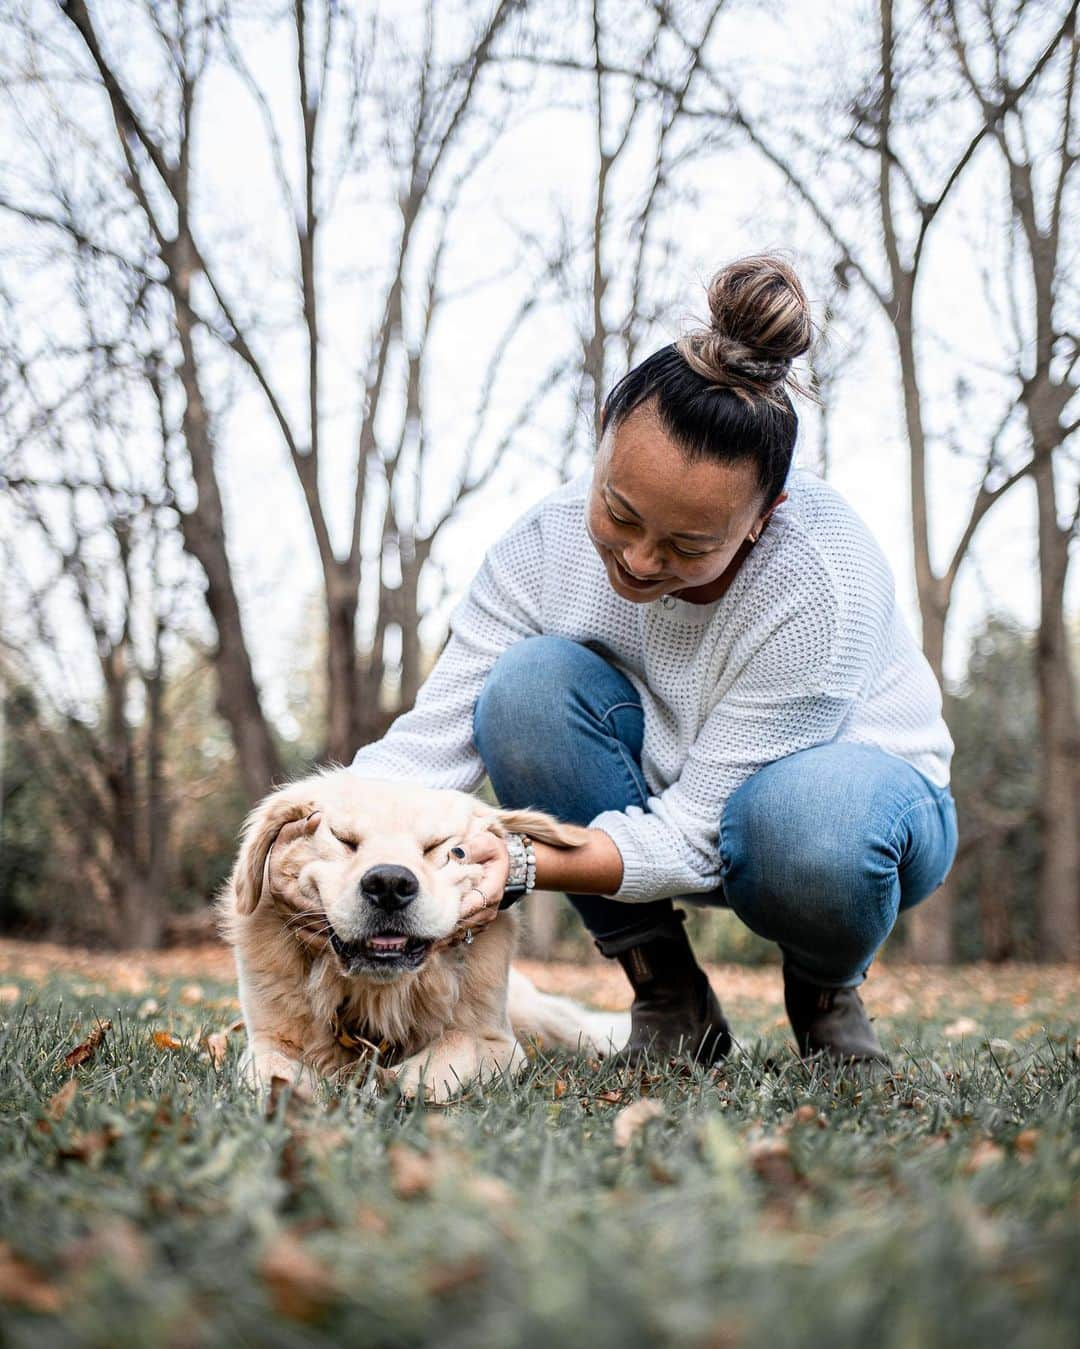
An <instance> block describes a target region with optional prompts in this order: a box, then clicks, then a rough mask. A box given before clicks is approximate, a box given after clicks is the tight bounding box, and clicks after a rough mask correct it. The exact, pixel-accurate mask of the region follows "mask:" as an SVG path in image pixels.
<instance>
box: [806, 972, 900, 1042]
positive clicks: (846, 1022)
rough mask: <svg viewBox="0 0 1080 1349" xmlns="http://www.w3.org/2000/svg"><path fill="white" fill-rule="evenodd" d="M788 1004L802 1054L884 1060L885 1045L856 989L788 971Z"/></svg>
mask: <svg viewBox="0 0 1080 1349" xmlns="http://www.w3.org/2000/svg"><path fill="white" fill-rule="evenodd" d="M784 1006H785V1007H786V1008H787V1014H788V1020H789V1021H790V1022H791V1029H792V1030H793V1031H794V1032H795V1041H796V1043H797V1044H798V1046H799V1053H800V1054H801V1055H803V1057H806V1056H808V1055H810V1054H821V1053H825V1054H827V1055H828V1056H829V1058H830V1059H832V1060H833V1061H834V1062H835V1063H850V1062H851V1061H852V1060H854V1061H855V1062H857V1063H881V1064H884V1065H886V1066H889V1056H888V1055H887V1054H886V1053H885V1051H884V1050H883V1049H882V1047H881V1043H880V1041H879V1040H878V1038H877V1034H876V1032H875V1031H874V1028H873V1026H871V1024H870V1018H869V1017H868V1016H867V1015H866V1008H865V1007H864V1006H863V1002H862V998H860V997H859V991H858V989H856V988H826V987H824V986H822V985H820V984H812V983H809V982H808V981H807V980H805V979H801V978H799V976H798V975H796V974H793V973H792V972H791V971H790V970H788V969H785V970H784Z"/></svg>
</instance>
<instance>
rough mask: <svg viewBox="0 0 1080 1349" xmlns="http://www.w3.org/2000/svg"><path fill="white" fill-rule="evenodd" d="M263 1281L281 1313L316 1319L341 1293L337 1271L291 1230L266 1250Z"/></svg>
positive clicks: (283, 1233) (296, 1317) (277, 1310)
mask: <svg viewBox="0 0 1080 1349" xmlns="http://www.w3.org/2000/svg"><path fill="white" fill-rule="evenodd" d="M259 1270H260V1273H261V1274H262V1277H263V1282H264V1283H265V1284H266V1287H267V1291H268V1292H269V1294H270V1300H271V1302H272V1303H273V1304H274V1310H275V1311H276V1312H277V1313H278V1314H279V1315H280V1316H287V1317H288V1318H289V1319H290V1320H292V1321H316V1320H318V1319H319V1317H320V1316H321V1315H322V1314H323V1312H324V1311H326V1309H327V1307H329V1306H330V1304H331V1303H332V1302H333V1301H334V1300H335V1298H336V1297H337V1293H338V1288H337V1282H336V1280H335V1278H334V1275H333V1273H332V1272H331V1270H330V1269H328V1268H327V1266H326V1265H324V1264H323V1262H322V1261H321V1260H319V1259H317V1258H316V1257H315V1256H314V1255H312V1254H311V1252H310V1251H309V1250H308V1249H307V1248H306V1247H305V1246H304V1244H303V1243H302V1242H301V1241H299V1240H298V1239H297V1237H295V1236H294V1235H293V1234H292V1233H291V1232H282V1233H281V1234H280V1235H279V1236H277V1237H276V1238H275V1239H274V1240H273V1241H272V1242H271V1244H270V1245H269V1246H268V1247H267V1248H266V1250H265V1251H264V1252H263V1257H262V1260H261V1262H260V1266H259Z"/></svg>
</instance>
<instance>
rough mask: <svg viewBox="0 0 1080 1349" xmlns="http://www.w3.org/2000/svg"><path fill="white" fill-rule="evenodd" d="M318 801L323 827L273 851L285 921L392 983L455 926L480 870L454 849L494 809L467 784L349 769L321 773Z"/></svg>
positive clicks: (364, 974) (345, 969)
mask: <svg viewBox="0 0 1080 1349" xmlns="http://www.w3.org/2000/svg"><path fill="white" fill-rule="evenodd" d="M315 808H317V809H318V810H319V812H320V815H319V819H318V826H317V828H315V829H314V830H313V831H312V832H310V833H307V834H304V835H302V836H301V837H299V838H295V839H293V840H292V841H291V842H288V843H286V844H283V845H281V847H280V850H279V849H277V848H276V849H275V851H274V857H273V864H274V875H275V879H276V886H277V888H276V892H275V896H274V903H275V906H276V907H277V908H278V909H279V911H282V918H283V920H284V922H285V925H286V927H287V928H288V929H289V931H290V932H292V933H293V934H294V935H295V936H296V937H297V939H298V940H300V941H302V942H304V944H306V945H308V946H311V947H316V948H321V947H324V946H325V945H326V944H327V943H328V944H329V945H330V947H331V948H332V950H333V952H334V956H335V958H336V960H337V961H338V964H339V967H340V969H341V972H342V973H343V974H346V975H349V976H351V977H359V978H366V979H370V980H376V981H379V982H386V981H390V980H393V979H397V978H399V977H400V976H401V975H403V974H408V973H411V972H414V971H416V970H419V969H420V968H421V967H422V966H423V965H424V963H425V961H426V960H427V957H428V955H429V954H430V952H431V948H432V944H433V943H434V942H437V941H439V940H441V939H442V938H444V937H448V936H449V935H450V934H451V933H452V932H453V931H454V928H455V926H456V925H457V920H458V913H459V910H460V906H461V898H462V895H463V894H464V893H465V892H466V891H467V890H468V888H469V885H470V884H471V883H472V880H473V879H474V877H473V872H474V871H475V868H469V867H466V866H463V865H461V864H459V863H458V862H456V861H455V860H454V859H453V858H451V857H450V849H451V848H452V847H453V846H454V845H455V844H460V843H461V842H462V841H463V840H464V839H466V838H469V837H471V836H472V835H473V834H476V833H479V832H481V831H482V830H483V829H485V828H488V827H490V825H491V822H492V821H493V820H494V819H495V812H494V811H493V810H492V809H491V807H490V806H486V805H484V803H482V802H480V801H477V800H475V799H474V798H472V797H469V796H466V795H465V794H464V793H462V792H447V791H433V790H431V789H428V788H423V787H417V786H415V785H413V784H406V783H389V782H376V781H371V780H368V779H364V778H361V777H360V776H359V775H358V774H356V773H351V772H348V771H347V770H345V771H343V772H340V773H333V774H328V775H326V776H325V777H324V778H322V779H321V780H320V782H319V788H318V793H317V803H315ZM279 827H280V826H279ZM275 832H276V831H275ZM264 902H265V901H264Z"/></svg>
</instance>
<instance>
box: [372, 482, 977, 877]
mask: <svg viewBox="0 0 1080 1349" xmlns="http://www.w3.org/2000/svg"><path fill="white" fill-rule="evenodd" d="M590 481H591V473H586V474H583V475H582V476H581V477H579V478H576V479H575V480H574V481H573V482H570V483H568V484H566V485H565V486H563V487H561V488H560V489H558V490H557V491H555V492H553V493H552V494H551V495H550V496H548V497H546V498H545V499H544V500H543V501H541V502H540V503H539V504H538V505H536V506H535V507H533V509H532V510H530V511H528V512H527V513H526V514H525V515H524V516H522V518H521V519H520V520H518V521H517V523H516V524H515V525H513V526H512V528H511V529H510V530H509V531H508V532H507V533H506V534H505V535H504V536H503V537H502V538H501V539H500V540H499V541H498V542H497V543H496V544H495V545H494V546H493V547H492V548H491V550H490V552H489V553H488V555H487V557H486V558H485V559H484V563H483V565H482V566H481V568H480V570H479V572H478V573H477V575H476V577H475V579H474V580H473V582H472V585H471V587H470V589H469V592H468V594H467V595H466V597H465V599H464V600H463V601H462V602H461V603H460V604H459V605H458V607H457V609H456V610H455V611H454V614H453V616H452V618H451V623H450V639H449V641H448V643H447V645H446V648H445V649H444V651H443V653H442V655H441V657H440V658H439V661H438V663H437V664H436V666H435V668H434V669H433V670H432V672H431V675H430V676H429V677H428V679H427V681H426V682H425V684H424V686H423V688H422V689H421V690H420V694H419V697H418V698H417V701H416V706H415V707H414V708H413V709H412V711H410V712H406V713H405V714H404V715H403V716H401V717H399V718H398V719H397V720H396V721H395V722H394V724H393V726H391V728H390V730H389V731H388V732H387V734H386V735H385V736H384V737H383V739H382V740H379V741H376V742H375V743H374V744H371V745H367V746H365V747H364V748H363V749H361V750H360V751H359V753H358V754H357V755H356V758H355V759H354V761H353V765H352V766H353V768H354V769H355V770H356V771H357V772H360V773H362V774H364V775H365V776H366V777H380V778H405V779H412V780H415V781H418V782H422V783H424V784H425V785H426V786H429V787H452V788H457V789H459V790H464V791H471V790H472V789H473V788H475V787H476V786H477V784H478V783H479V782H480V780H481V779H482V777H483V775H484V766H483V763H482V762H481V759H480V756H479V754H478V753H477V750H476V746H475V745H474V744H473V736H472V729H473V708H474V706H475V703H476V699H477V697H478V696H479V693H480V690H481V688H482V687H483V684H484V680H485V677H486V676H487V673H488V671H489V670H490V669H491V667H492V665H493V664H494V663H495V661H496V659H497V658H498V656H499V655H500V654H501V653H502V652H503V651H505V650H506V649H507V647H509V646H511V645H512V644H513V643H514V642H519V641H522V640H523V639H525V638H528V637H533V636H536V635H539V634H554V635H558V636H561V637H567V638H570V639H571V640H572V641H575V642H581V643H583V644H588V646H589V647H590V648H592V649H593V650H595V651H597V652H599V654H600V655H602V656H603V657H604V658H605V659H607V660H608V661H610V662H611V663H612V664H613V665H614V666H615V667H616V668H617V669H619V670H620V671H621V672H622V673H623V674H624V675H625V676H626V678H627V679H629V681H630V682H631V683H632V684H633V686H634V688H635V689H636V690H637V692H638V694H639V695H640V697H641V702H642V706H643V708H644V713H645V721H644V744H643V749H642V760H641V767H642V772H643V774H644V777H645V781H646V783H647V784H648V787H649V791H650V797H649V802H648V809H647V810H642V809H641V808H640V807H638V806H630V807H628V808H627V809H626V810H625V811H617V810H609V811H604V812H603V813H602V814H600V815H598V816H597V817H596V818H595V819H594V820H593V821H591V824H592V827H593V828H597V829H602V830H603V831H604V832H605V833H607V834H609V835H610V837H611V838H612V839H613V840H614V842H615V844H616V846H617V847H618V849H619V852H620V853H621V855H622V860H623V881H622V886H621V888H620V889H619V891H618V892H617V894H616V896H615V897H616V898H617V899H621V900H627V901H646V900H651V899H659V898H662V897H666V896H674V895H684V894H695V893H702V892H706V891H710V890H714V889H716V888H717V887H718V885H719V884H720V859H719V852H718V848H719V843H718V835H719V828H720V819H721V815H722V813H723V809H724V803H725V802H726V801H727V799H728V797H729V796H730V795H731V793H732V792H733V791H735V789H736V788H737V787H738V786H739V785H740V784H741V783H743V782H744V781H745V780H746V779H747V778H748V777H750V776H751V774H753V773H755V772H756V771H757V770H758V769H759V768H762V767H764V765H766V764H769V763H772V762H774V761H775V760H776V759H781V758H784V757H785V756H786V755H788V754H794V753H796V752H797V751H799V750H803V749H809V748H811V747H812V746H815V745H823V744H828V743H830V742H832V741H853V742H856V743H859V744H866V745H876V746H877V747H878V748H879V749H882V750H885V751H886V752H887V753H889V754H894V755H897V756H898V757H899V758H901V759H904V760H906V761H907V762H908V763H910V764H911V765H912V767H914V768H915V769H917V770H918V771H919V772H920V773H922V774H923V775H924V776H925V777H926V778H928V779H929V780H930V781H931V782H933V783H934V784H935V785H936V786H939V787H941V786H944V785H945V784H946V783H947V782H948V780H949V761H950V759H951V756H952V748H953V747H952V741H951V739H950V737H949V732H948V730H947V729H946V726H945V723H944V721H943V720H942V717H941V693H940V690H939V689H938V686H937V682H936V680H935V679H934V676H933V674H932V672H931V670H930V667H929V665H928V664H927V662H926V660H925V658H924V656H923V654H922V652H921V651H920V650H919V647H918V646H917V645H916V643H915V640H914V638H913V637H912V635H911V633H910V631H909V630H908V628H907V626H906V625H905V623H904V621H903V618H902V617H901V615H900V613H899V612H898V610H897V607H896V602H895V594H894V584H893V578H892V574H891V572H890V570H889V566H888V563H887V562H886V561H885V558H884V556H883V555H882V553H881V550H880V549H879V548H878V546H877V544H876V543H875V542H874V540H873V538H872V537H871V535H870V532H869V530H868V529H867V527H866V526H865V525H864V524H863V522H862V521H861V520H860V518H859V517H858V515H856V513H855V512H854V511H853V510H852V508H851V507H850V506H849V505H848V504H847V503H846V502H845V501H844V499H843V497H841V496H840V494H839V493H838V492H836V491H835V490H834V489H833V488H832V487H830V486H828V484H826V483H824V482H822V481H820V480H819V479H817V478H815V477H813V476H812V475H811V474H809V473H807V472H805V471H802V470H795V471H794V472H793V473H792V474H791V476H790V478H789V481H788V485H787V490H788V493H789V496H788V499H787V501H785V502H784V503H783V505H781V506H780V507H779V508H778V509H777V510H776V511H775V513H774V514H773V516H772V517H771V519H770V521H769V524H768V526H767V528H766V529H765V531H764V533H763V534H762V536H761V538H760V540H759V541H758V543H757V544H756V545H755V546H754V548H753V549H751V551H750V553H749V554H748V555H747V557H746V559H745V561H744V562H743V563H742V565H741V566H740V568H739V570H738V572H737V573H736V574H735V578H734V580H733V582H732V584H731V586H730V588H729V589H728V591H727V593H726V594H725V595H724V596H723V598H722V599H720V600H717V601H715V602H714V603H712V604H706V605H699V604H691V603H689V602H688V601H685V600H679V599H675V598H674V597H671V596H665V597H664V598H662V599H658V600H652V601H650V602H648V603H634V602H633V601H631V600H625V599H623V598H621V597H620V596H619V595H617V594H616V593H615V592H614V590H612V588H611V586H610V584H609V582H608V580H607V576H606V574H605V572H604V567H603V564H602V562H601V561H600V558H599V557H598V555H597V553H596V550H595V549H594V547H593V545H592V543H591V541H590V539H589V537H588V534H587V533H586V531H585V503H586V498H587V495H588V490H589V484H590Z"/></svg>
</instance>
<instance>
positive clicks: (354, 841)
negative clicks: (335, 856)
mask: <svg viewBox="0 0 1080 1349" xmlns="http://www.w3.org/2000/svg"><path fill="white" fill-rule="evenodd" d="M330 832H331V834H334V831H333V830H332V829H331V830H330ZM334 837H335V838H336V839H337V841H338V842H339V843H343V844H344V845H345V847H346V848H348V850H349V851H350V852H355V851H356V850H357V848H359V846H360V840H359V839H358V838H342V837H341V835H340V834H334Z"/></svg>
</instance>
